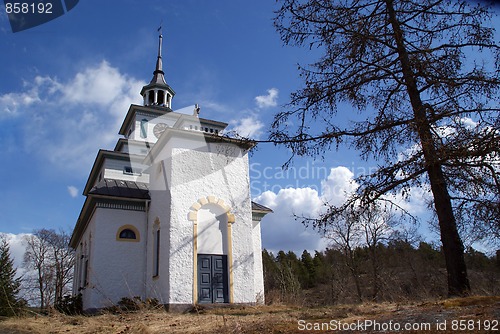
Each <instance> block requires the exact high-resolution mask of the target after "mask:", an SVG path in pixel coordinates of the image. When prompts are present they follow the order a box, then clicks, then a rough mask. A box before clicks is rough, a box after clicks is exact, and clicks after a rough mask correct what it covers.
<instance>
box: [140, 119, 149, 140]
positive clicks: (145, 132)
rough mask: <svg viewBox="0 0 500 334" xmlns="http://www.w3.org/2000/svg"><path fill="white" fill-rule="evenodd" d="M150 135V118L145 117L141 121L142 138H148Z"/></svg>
mask: <svg viewBox="0 0 500 334" xmlns="http://www.w3.org/2000/svg"><path fill="white" fill-rule="evenodd" d="M147 136H148V120H147V119H143V120H142V121H141V138H146V137H147Z"/></svg>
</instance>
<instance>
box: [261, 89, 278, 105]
mask: <svg viewBox="0 0 500 334" xmlns="http://www.w3.org/2000/svg"><path fill="white" fill-rule="evenodd" d="M278 93H279V91H278V89H277V88H271V89H268V90H267V95H260V96H256V97H255V103H257V107H259V108H260V109H264V108H269V107H276V106H277V105H278Z"/></svg>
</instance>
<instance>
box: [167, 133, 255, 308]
mask: <svg viewBox="0 0 500 334" xmlns="http://www.w3.org/2000/svg"><path fill="white" fill-rule="evenodd" d="M182 144H183V143H181V140H178V141H177V142H175V140H174V141H173V142H172V143H171V145H172V146H174V148H172V150H171V154H172V159H169V160H168V162H169V164H170V166H171V167H170V169H171V173H170V176H171V180H170V182H169V184H170V190H171V194H172V207H171V212H172V219H171V229H170V231H171V233H172V239H171V264H170V269H171V275H172V276H171V285H170V286H171V288H170V291H171V294H172V295H171V299H170V300H171V302H172V303H176V302H186V303H190V302H192V282H193V279H192V277H193V270H194V269H193V266H192V265H187V264H188V263H192V256H193V242H192V238H193V234H192V223H191V222H190V221H188V219H187V218H188V217H187V216H188V213H189V212H190V207H191V205H192V204H193V203H196V202H197V201H198V199H200V198H202V197H207V196H215V197H217V198H219V199H222V200H223V201H224V202H225V203H226V204H227V205H228V206H229V207H230V208H231V213H233V214H234V216H235V223H233V224H232V257H233V296H234V300H233V301H234V302H235V303H254V302H255V286H254V254H253V251H254V247H253V241H252V238H253V234H252V227H253V226H252V218H251V217H252V216H251V202H250V197H249V189H250V187H249V176H248V157H247V155H246V154H244V152H242V151H241V149H240V148H238V147H237V146H235V145H233V144H224V143H209V144H206V143H205V145H200V143H188V145H189V144H191V145H193V146H194V147H196V146H198V147H197V148H196V149H189V148H179V147H186V146H188V145H182ZM176 146H177V147H176ZM174 236H175V237H174ZM177 279H179V281H177ZM181 282H182V283H181ZM179 283H180V284H179Z"/></svg>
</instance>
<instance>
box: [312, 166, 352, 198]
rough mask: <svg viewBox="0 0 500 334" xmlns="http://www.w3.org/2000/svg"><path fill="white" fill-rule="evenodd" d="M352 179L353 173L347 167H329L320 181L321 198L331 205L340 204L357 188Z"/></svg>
mask: <svg viewBox="0 0 500 334" xmlns="http://www.w3.org/2000/svg"><path fill="white" fill-rule="evenodd" d="M353 179H354V173H353V172H352V171H350V170H349V169H348V168H347V167H343V166H339V167H335V168H332V169H330V174H329V175H328V177H327V178H326V179H325V180H322V181H321V198H322V199H323V200H324V201H325V202H328V203H329V204H331V205H341V204H342V203H343V202H344V201H345V199H346V198H347V197H348V196H349V195H351V194H352V193H353V192H354V191H355V190H356V189H357V188H358V184H356V182H354V180H353Z"/></svg>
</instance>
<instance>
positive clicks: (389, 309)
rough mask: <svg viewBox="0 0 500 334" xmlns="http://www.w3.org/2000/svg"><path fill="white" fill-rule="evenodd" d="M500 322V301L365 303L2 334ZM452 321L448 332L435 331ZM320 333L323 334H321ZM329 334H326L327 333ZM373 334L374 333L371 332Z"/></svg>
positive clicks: (17, 323) (104, 320)
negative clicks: (300, 324)
mask: <svg viewBox="0 0 500 334" xmlns="http://www.w3.org/2000/svg"><path fill="white" fill-rule="evenodd" d="M458 319H465V320H475V321H478V320H481V321H483V320H494V319H496V320H497V321H498V320H500V297H468V298H456V299H447V300H441V301H428V302H425V303H406V304H396V303H378V304H377V303H364V304H356V305H337V306H330V307H318V308H300V307H292V306H285V305H271V306H256V307H249V306H246V307H243V306H234V307H229V308H228V307H225V308H215V309H205V310H201V311H200V312H199V313H194V314H192V313H186V314H179V313H168V312H165V311H163V310H152V311H151V310H149V311H138V312H133V313H132V312H130V313H122V314H102V315H96V316H65V315H62V314H60V313H53V314H51V315H48V316H39V315H37V316H26V317H19V318H10V319H6V320H4V321H0V334H7V333H9V334H25V333H26V334H27V333H44V334H45V333H54V334H56V333H57V334H59V333H113V334H125V333H127V334H128V333H130V334H132V333H142V334H152V333H197V334H198V333H217V334H226V333H304V332H307V331H304V330H302V331H301V330H299V327H298V321H299V320H304V321H305V322H306V323H308V324H314V323H329V322H330V321H331V320H336V321H341V322H343V323H353V322H357V321H365V320H375V321H378V322H389V321H392V322H398V323H401V324H404V323H416V322H419V323H423V322H425V323H430V324H432V325H433V327H432V330H431V331H426V333H432V332H436V333H437V332H439V333H443V332H445V333H451V332H452V330H451V325H450V322H451V320H458ZM444 320H447V321H448V328H447V331H437V330H435V328H434V327H435V324H436V323H437V322H443V321H444ZM498 330H500V325H499V328H498ZM315 332H319V331H315ZM323 332H325V331H323ZM365 332H370V331H365Z"/></svg>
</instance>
